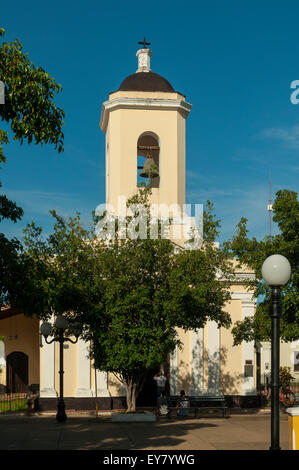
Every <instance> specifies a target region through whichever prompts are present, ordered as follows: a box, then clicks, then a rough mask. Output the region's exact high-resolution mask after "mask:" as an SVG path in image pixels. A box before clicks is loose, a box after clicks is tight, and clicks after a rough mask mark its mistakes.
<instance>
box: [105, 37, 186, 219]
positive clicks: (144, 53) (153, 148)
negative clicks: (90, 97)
mask: <svg viewBox="0 0 299 470" xmlns="http://www.w3.org/2000/svg"><path fill="white" fill-rule="evenodd" d="M140 44H142V48H141V49H139V50H138V51H137V54H136V56H137V59H138V68H137V70H136V72H135V73H133V74H132V75H129V76H128V77H127V78H125V79H124V80H123V82H122V83H121V85H120V87H119V89H118V90H117V91H114V92H112V93H110V94H109V99H108V100H107V101H105V102H104V103H103V105H102V113H101V120H100V127H101V129H102V130H103V131H104V132H105V133H106V203H107V204H111V205H112V206H113V207H114V208H115V210H117V204H118V196H125V197H126V198H127V199H128V198H130V197H131V196H132V195H133V194H134V193H135V192H136V191H137V186H138V184H139V183H140V182H141V181H146V180H147V178H148V177H149V176H151V178H152V187H153V189H152V200H151V202H153V203H157V204H167V205H172V204H179V205H180V207H182V205H183V204H185V121H186V118H187V116H188V114H189V112H190V110H191V107H192V106H191V104H190V103H188V102H187V101H186V98H185V96H184V95H182V94H181V93H179V92H177V91H175V90H174V89H173V87H172V85H171V84H170V83H169V82H168V80H166V79H165V78H163V77H162V76H161V75H158V74H156V73H154V72H152V71H151V68H150V59H151V55H152V51H151V50H150V49H149V48H148V47H147V46H149V45H150V44H149V43H146V42H145V39H144V41H143V42H142V43H140Z"/></svg>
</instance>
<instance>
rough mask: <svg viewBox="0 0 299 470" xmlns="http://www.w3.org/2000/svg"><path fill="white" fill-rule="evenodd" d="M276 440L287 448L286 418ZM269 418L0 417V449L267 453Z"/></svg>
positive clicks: (13, 415)
mask: <svg viewBox="0 0 299 470" xmlns="http://www.w3.org/2000/svg"><path fill="white" fill-rule="evenodd" d="M280 442H281V448H282V449H283V450H288V417H287V415H281V419H280ZM269 445H270V414H268V413H267V414H264V415H263V414H258V415H233V416H231V417H230V418H228V419H223V418H200V419H189V418H187V419H184V418H183V419H182V418H180V419H177V418H174V419H168V418H162V419H160V420H159V421H157V422H156V423H151V422H149V423H112V422H111V421H110V413H105V414H101V415H100V416H99V417H98V418H96V417H95V416H90V415H88V414H85V415H84V414H82V413H80V414H76V413H69V414H68V419H67V421H66V422H65V423H57V422H56V419H55V414H53V415H49V414H48V415H45V414H40V415H32V416H26V415H23V416H22V415H16V414H11V415H2V416H1V415H0V449H1V450H74V449H76V450H137V449H144V450H154V449H160V450H216V449H217V450H268V449H269Z"/></svg>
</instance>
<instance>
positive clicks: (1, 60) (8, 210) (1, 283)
mask: <svg viewBox="0 0 299 470" xmlns="http://www.w3.org/2000/svg"><path fill="white" fill-rule="evenodd" d="M3 35H4V29H3V28H0V36H3ZM0 80H1V81H2V82H3V83H4V84H5V104H2V105H0V119H1V121H3V122H5V123H8V124H9V125H10V128H11V132H12V135H13V139H14V140H18V141H19V142H20V143H21V144H22V143H23V142H24V141H27V142H28V143H29V144H30V143H31V142H35V143H36V144H43V143H50V144H53V145H54V146H55V148H57V149H58V152H62V151H63V133H62V126H63V124H64V122H63V117H64V112H63V110H62V109H60V108H57V107H56V106H55V104H54V102H53V99H54V95H55V93H58V92H59V91H61V85H58V84H57V83H56V82H55V80H54V79H53V78H51V77H50V75H49V74H48V73H47V72H46V71H45V70H43V69H42V68H41V67H35V65H34V64H33V63H32V62H30V60H29V57H28V55H27V54H24V53H23V52H22V44H21V43H20V41H19V40H18V39H16V40H15V41H13V42H10V43H5V42H3V43H2V45H0ZM8 142H9V138H8V132H6V131H4V130H3V129H0V163H5V162H6V157H5V155H4V152H3V145H5V144H7V143H8ZM0 187H1V183H0ZM22 215H23V210H22V209H21V208H20V207H18V206H17V205H16V203H15V202H13V201H10V200H9V199H8V198H7V197H6V196H5V195H4V194H2V195H0V222H1V221H2V220H3V219H7V220H11V221H12V222H14V223H16V222H17V221H18V220H20V219H21V218H22ZM21 249H22V246H21V244H20V243H19V242H18V241H17V240H16V239H13V240H8V239H7V238H6V237H5V235H4V234H3V233H1V234H0V303H1V304H5V303H12V302H13V301H14V297H15V296H16V289H17V286H19V279H20V277H22V276H25V277H26V275H27V274H26V273H27V271H26V269H27V268H29V266H28V265H27V264H26V263H28V260H27V261H26V263H25V261H24V259H22V263H20V258H19V254H20V252H21ZM36 268H37V267H36V266H34V267H33V266H31V265H30V272H31V271H32V270H33V272H34V270H35V269H36ZM39 269H40V268H39ZM24 295H26V292H24ZM33 300H38V299H32V301H33ZM24 304H26V302H24Z"/></svg>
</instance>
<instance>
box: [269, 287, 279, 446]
mask: <svg viewBox="0 0 299 470" xmlns="http://www.w3.org/2000/svg"><path fill="white" fill-rule="evenodd" d="M271 291H272V293H271V311H270V315H271V446H270V450H280V446H279V389H280V379H279V366H280V357H279V347H280V316H281V294H280V286H272V287H271Z"/></svg>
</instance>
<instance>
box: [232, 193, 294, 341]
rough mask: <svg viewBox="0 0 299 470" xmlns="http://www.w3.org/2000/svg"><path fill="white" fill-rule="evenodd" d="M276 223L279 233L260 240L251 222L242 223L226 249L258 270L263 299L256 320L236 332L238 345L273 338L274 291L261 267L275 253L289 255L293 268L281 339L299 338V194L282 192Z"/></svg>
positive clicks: (248, 320) (240, 324)
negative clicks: (249, 227)
mask: <svg viewBox="0 0 299 470" xmlns="http://www.w3.org/2000/svg"><path fill="white" fill-rule="evenodd" d="M273 214H274V215H273V221H274V222H276V223H277V226H278V229H279V233H278V234H277V235H275V236H272V237H271V238H270V237H269V236H267V237H265V238H263V239H262V240H260V241H258V240H257V239H256V238H255V237H253V238H249V237H248V236H247V234H248V230H247V219H245V218H243V219H241V220H240V222H239V224H238V227H237V233H236V235H235V236H234V237H233V238H232V239H231V240H230V241H229V242H227V243H226V249H228V250H230V251H231V253H232V254H233V255H234V256H236V257H237V258H238V260H239V261H240V263H242V264H245V265H247V266H249V267H251V268H253V269H254V271H255V275H256V280H255V281H254V283H253V284H251V286H252V285H254V287H255V292H256V296H257V297H258V298H259V299H261V300H260V302H259V305H258V306H257V309H256V314H255V315H254V317H253V318H246V319H245V320H244V321H242V322H237V323H236V325H235V326H234V328H233V330H232V333H233V335H234V343H235V344H240V343H241V342H242V341H252V340H254V341H268V340H269V339H270V337H271V320H270V316H269V306H270V298H271V289H270V288H269V287H268V286H267V285H266V284H265V282H264V281H263V279H262V274H261V268H262V264H263V262H264V261H265V259H266V258H267V257H268V256H270V255H273V254H275V253H278V254H281V255H283V256H285V257H286V258H287V259H288V260H289V262H290V264H291V268H292V275H291V279H290V281H289V282H288V283H287V284H286V285H285V286H284V287H283V289H282V301H283V311H282V318H281V338H282V340H283V341H286V342H287V341H294V340H297V339H298V338H299V273H298V265H299V249H298V247H299V203H298V199H297V193H296V192H294V191H289V190H287V189H284V190H279V191H278V192H277V193H276V199H275V202H274V204H273Z"/></svg>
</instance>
